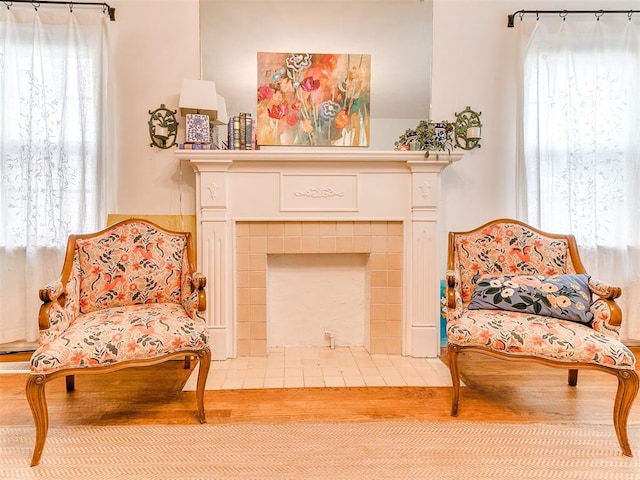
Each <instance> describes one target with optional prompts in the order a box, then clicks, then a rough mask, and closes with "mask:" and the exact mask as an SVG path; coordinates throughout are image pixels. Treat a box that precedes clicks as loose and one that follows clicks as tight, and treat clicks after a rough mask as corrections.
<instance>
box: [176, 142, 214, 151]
mask: <svg viewBox="0 0 640 480" xmlns="http://www.w3.org/2000/svg"><path fill="white" fill-rule="evenodd" d="M178 148H179V149H180V150H216V149H217V148H218V147H216V144H215V143H211V142H184V143H179V144H178Z"/></svg>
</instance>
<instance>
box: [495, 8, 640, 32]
mask: <svg viewBox="0 0 640 480" xmlns="http://www.w3.org/2000/svg"><path fill="white" fill-rule="evenodd" d="M528 13H535V14H536V17H537V16H538V15H540V14H549V13H552V14H558V15H560V17H562V18H564V17H566V16H567V15H568V14H570V13H593V14H594V15H595V16H596V18H597V19H600V17H601V16H602V15H604V14H605V13H626V14H627V15H628V16H629V20H631V15H633V14H634V13H640V10H518V11H517V12H513V13H512V14H511V15H507V27H509V28H512V27H513V26H514V23H513V21H514V19H515V16H516V15H520V18H521V19H522V17H523V16H525V15H526V14H528Z"/></svg>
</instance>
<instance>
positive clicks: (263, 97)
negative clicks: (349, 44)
mask: <svg viewBox="0 0 640 480" xmlns="http://www.w3.org/2000/svg"><path fill="white" fill-rule="evenodd" d="M370 96H371V55H367V54H333V53H265V52H260V53H258V88H257V100H258V107H257V127H256V139H257V143H258V145H298V146H319V147H328V146H339V147H368V146H369V120H370V113H369V112H370V110H369V103H370Z"/></svg>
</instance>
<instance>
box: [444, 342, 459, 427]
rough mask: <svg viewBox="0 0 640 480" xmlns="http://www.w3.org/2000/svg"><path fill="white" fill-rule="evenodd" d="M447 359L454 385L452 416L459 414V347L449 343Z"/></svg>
mask: <svg viewBox="0 0 640 480" xmlns="http://www.w3.org/2000/svg"><path fill="white" fill-rule="evenodd" d="M447 360H448V362H449V372H450V373H451V384H452V387H453V391H452V398H451V416H452V417H457V416H458V402H459V400H460V374H459V372H458V347H457V346H455V345H453V344H451V343H450V344H449V345H448V346H447Z"/></svg>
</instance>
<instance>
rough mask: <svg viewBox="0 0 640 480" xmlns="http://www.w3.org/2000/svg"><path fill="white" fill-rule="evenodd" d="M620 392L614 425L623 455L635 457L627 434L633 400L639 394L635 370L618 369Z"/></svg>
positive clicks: (618, 393)
mask: <svg viewBox="0 0 640 480" xmlns="http://www.w3.org/2000/svg"><path fill="white" fill-rule="evenodd" d="M617 376H618V392H617V393H616V401H615V403H614V406H613V426H614V427H615V429H616V435H617V437H618V443H619V444H620V448H622V453H623V455H626V456H627V457H633V453H632V452H631V445H630V444H629V437H628V435H627V420H628V419H629V413H630V412H631V406H632V405H633V400H634V399H635V398H636V395H637V394H638V387H639V386H640V383H639V382H638V374H637V373H636V372H635V370H620V371H618V375H617Z"/></svg>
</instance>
